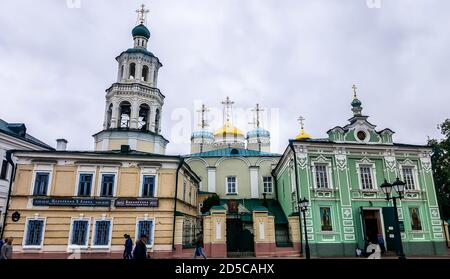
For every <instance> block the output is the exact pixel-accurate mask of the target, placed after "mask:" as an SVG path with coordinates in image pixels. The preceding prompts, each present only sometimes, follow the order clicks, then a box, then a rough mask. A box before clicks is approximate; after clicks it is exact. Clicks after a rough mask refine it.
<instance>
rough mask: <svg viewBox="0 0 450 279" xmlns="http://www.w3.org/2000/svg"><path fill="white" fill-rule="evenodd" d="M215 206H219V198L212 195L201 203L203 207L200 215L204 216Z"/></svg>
mask: <svg viewBox="0 0 450 279" xmlns="http://www.w3.org/2000/svg"><path fill="white" fill-rule="evenodd" d="M216 205H220V198H219V196H217V195H213V196H211V197H209V198H207V199H206V200H204V201H203V206H202V208H201V209H200V211H201V212H202V214H205V213H206V212H208V211H209V210H210V209H211V207H213V206H216Z"/></svg>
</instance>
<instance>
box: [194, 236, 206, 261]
mask: <svg viewBox="0 0 450 279" xmlns="http://www.w3.org/2000/svg"><path fill="white" fill-rule="evenodd" d="M197 256H202V257H203V258H204V259H205V260H206V256H205V253H204V251H203V235H202V234H201V233H199V234H198V235H197V239H196V241H195V252H194V259H196V258H197Z"/></svg>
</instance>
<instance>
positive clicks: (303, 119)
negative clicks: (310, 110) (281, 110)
mask: <svg viewBox="0 0 450 279" xmlns="http://www.w3.org/2000/svg"><path fill="white" fill-rule="evenodd" d="M305 120H306V119H305V118H304V117H303V116H300V117H299V118H298V119H297V121H298V122H299V123H300V126H301V127H302V130H303V129H304V124H305V123H304V121H305Z"/></svg>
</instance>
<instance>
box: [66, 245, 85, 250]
mask: <svg viewBox="0 0 450 279" xmlns="http://www.w3.org/2000/svg"><path fill="white" fill-rule="evenodd" d="M67 248H68V249H69V250H77V249H79V250H87V249H88V248H89V247H88V246H87V245H86V246H76V245H75V246H74V245H69V246H68V247H67Z"/></svg>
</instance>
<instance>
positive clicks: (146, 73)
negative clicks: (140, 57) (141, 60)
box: [142, 65, 149, 81]
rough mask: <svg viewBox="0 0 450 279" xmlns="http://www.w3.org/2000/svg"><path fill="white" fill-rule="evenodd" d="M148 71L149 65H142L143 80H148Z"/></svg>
mask: <svg viewBox="0 0 450 279" xmlns="http://www.w3.org/2000/svg"><path fill="white" fill-rule="evenodd" d="M148 73H149V70H148V66H147V65H144V67H142V80H143V81H148Z"/></svg>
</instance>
